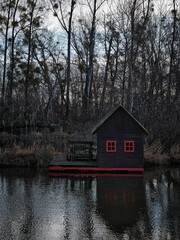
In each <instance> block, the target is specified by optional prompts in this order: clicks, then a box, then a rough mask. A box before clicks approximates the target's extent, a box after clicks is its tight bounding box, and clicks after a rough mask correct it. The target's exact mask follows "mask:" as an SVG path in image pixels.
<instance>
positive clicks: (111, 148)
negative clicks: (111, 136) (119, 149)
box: [106, 140, 116, 152]
mask: <svg viewBox="0 0 180 240" xmlns="http://www.w3.org/2000/svg"><path fill="white" fill-rule="evenodd" d="M106 152H116V141H114V140H108V141H106Z"/></svg>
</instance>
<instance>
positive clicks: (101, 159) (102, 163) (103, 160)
mask: <svg viewBox="0 0 180 240" xmlns="http://www.w3.org/2000/svg"><path fill="white" fill-rule="evenodd" d="M107 140H115V141H116V152H106V141H107ZM126 140H132V141H134V152H124V141H126ZM143 158H144V157H143V137H140V136H138V135H129V134H127V135H118V136H111V137H109V136H104V137H102V136H100V135H98V137H97V163H98V167H119V168H120V167H122V168H128V167H130V168H133V167H137V168H142V167H143V165H144V161H143Z"/></svg>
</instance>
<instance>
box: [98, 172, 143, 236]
mask: <svg viewBox="0 0 180 240" xmlns="http://www.w3.org/2000/svg"><path fill="white" fill-rule="evenodd" d="M144 194H145V193H144V182H143V177H134V176H133V177H124V176H121V177H98V178H97V203H98V204H97V211H98V213H99V214H100V215H101V216H102V217H103V218H104V219H105V221H106V224H108V225H109V227H110V228H111V229H112V230H115V231H116V232H122V231H123V229H124V228H125V227H127V226H130V225H131V224H133V223H135V222H136V221H137V218H138V215H139V213H140V211H141V212H142V211H143V210H145V205H146V204H145V198H144Z"/></svg>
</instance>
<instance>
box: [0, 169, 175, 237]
mask: <svg viewBox="0 0 180 240" xmlns="http://www.w3.org/2000/svg"><path fill="white" fill-rule="evenodd" d="M0 239H2V240H16V239H18V240H21V239H22V240H28V239H32V240H36V239H38V240H45V239H47V240H56V239H72V240H76V239H77V240H78V239H79V240H80V239H81V240H88V239H94V240H96V239H97V240H101V239H107V240H113V239H123V240H129V239H133V240H134V239H138V240H140V239H143V240H145V239H152V240H156V239H163V240H164V239H173V240H175V239H180V170H178V169H166V170H153V171H151V172H146V173H145V175H144V176H143V177H142V176H128V177H127V176H75V177H72V176H68V177H65V176H61V177H56V178H55V177H50V176H48V173H47V172H42V173H36V172H34V171H33V170H31V171H25V170H22V169H21V170H19V169H16V170H1V171H0Z"/></svg>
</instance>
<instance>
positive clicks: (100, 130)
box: [93, 106, 148, 171]
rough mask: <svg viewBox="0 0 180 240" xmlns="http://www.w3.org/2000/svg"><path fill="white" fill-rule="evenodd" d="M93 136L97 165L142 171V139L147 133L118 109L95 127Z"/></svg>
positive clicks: (127, 114)
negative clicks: (94, 136)
mask: <svg viewBox="0 0 180 240" xmlns="http://www.w3.org/2000/svg"><path fill="white" fill-rule="evenodd" d="M93 134H97V166H98V167H99V168H117V169H118V170H120V169H121V168H122V170H125V169H127V170H129V169H133V170H136V169H137V170H140V171H141V170H142V171H143V166H144V154H143V152H144V149H143V145H144V137H145V135H147V134H148V132H147V130H146V129H145V128H144V127H143V126H142V125H141V124H140V123H139V122H138V121H137V120H136V119H135V118H134V117H133V116H132V115H131V114H130V113H129V112H128V111H126V110H125V109H124V107H122V106H119V107H117V108H115V109H113V110H112V111H111V112H110V113H109V114H108V115H106V116H105V118H104V119H102V121H100V123H99V124H98V125H97V126H96V127H95V129H94V131H93Z"/></svg>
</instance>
